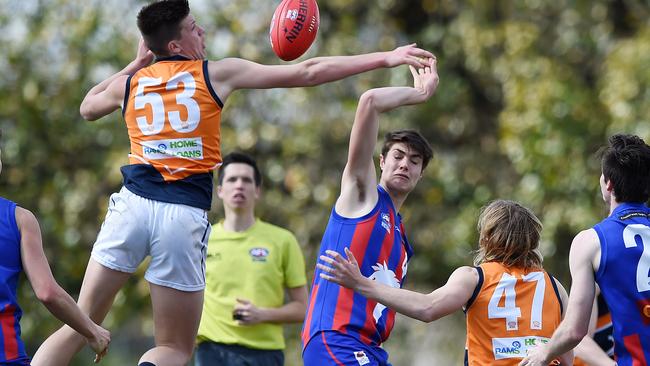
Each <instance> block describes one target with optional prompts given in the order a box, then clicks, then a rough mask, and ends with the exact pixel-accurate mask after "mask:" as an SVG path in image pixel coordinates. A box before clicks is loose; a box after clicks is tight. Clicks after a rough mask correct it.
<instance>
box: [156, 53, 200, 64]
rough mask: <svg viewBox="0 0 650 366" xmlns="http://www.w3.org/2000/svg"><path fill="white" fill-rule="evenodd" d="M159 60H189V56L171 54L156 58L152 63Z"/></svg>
mask: <svg viewBox="0 0 650 366" xmlns="http://www.w3.org/2000/svg"><path fill="white" fill-rule="evenodd" d="M161 61H191V59H190V58H188V57H185V56H181V55H173V56H166V57H161V58H157V59H156V60H155V61H154V63H156V62H161Z"/></svg>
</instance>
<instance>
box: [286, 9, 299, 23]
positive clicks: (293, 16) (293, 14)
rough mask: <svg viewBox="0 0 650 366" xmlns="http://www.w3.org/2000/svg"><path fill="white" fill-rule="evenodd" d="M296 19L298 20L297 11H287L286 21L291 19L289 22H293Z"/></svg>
mask: <svg viewBox="0 0 650 366" xmlns="http://www.w3.org/2000/svg"><path fill="white" fill-rule="evenodd" d="M296 18H298V9H289V10H287V19H291V21H295V20H296Z"/></svg>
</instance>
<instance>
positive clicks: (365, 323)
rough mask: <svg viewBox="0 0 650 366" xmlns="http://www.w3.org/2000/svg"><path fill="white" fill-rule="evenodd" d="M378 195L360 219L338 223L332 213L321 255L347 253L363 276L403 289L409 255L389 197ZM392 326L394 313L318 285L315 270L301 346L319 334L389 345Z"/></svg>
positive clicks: (344, 291) (324, 283)
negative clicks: (356, 263)
mask: <svg viewBox="0 0 650 366" xmlns="http://www.w3.org/2000/svg"><path fill="white" fill-rule="evenodd" d="M377 190H378V193H379V199H378V201H377V204H376V205H375V207H374V208H373V209H372V211H370V212H369V213H368V214H366V215H364V216H362V217H359V218H346V217H342V216H341V215H339V214H337V213H336V210H335V209H332V213H331V215H330V219H329V222H328V224H327V228H326V229H325V234H323V239H322V241H321V246H320V251H319V255H321V254H325V251H326V250H333V251H336V252H338V253H340V254H342V255H343V256H345V250H344V248H346V247H347V248H349V249H350V250H351V251H352V253H353V254H354V256H355V258H356V259H357V261H358V262H359V267H360V270H361V273H362V274H363V275H364V276H366V277H368V278H371V279H373V280H375V281H380V282H381V283H383V284H386V285H388V286H393V287H402V286H403V284H404V280H405V278H406V270H407V263H408V261H409V259H410V258H411V256H412V255H413V250H412V248H411V246H410V245H409V243H408V241H407V239H406V234H405V233H404V227H403V226H402V222H401V217H400V216H399V214H397V212H396V211H395V208H394V206H393V202H392V200H391V198H390V196H389V195H388V193H387V192H386V191H385V190H384V188H382V187H381V186H377ZM394 321H395V312H394V311H392V310H390V309H388V308H386V307H385V306H384V305H382V304H379V303H377V302H376V301H372V300H369V299H367V298H365V297H363V296H362V295H360V294H358V293H355V292H354V291H352V290H350V289H347V288H344V287H341V286H339V285H337V284H335V283H333V282H329V281H326V280H323V279H321V278H320V270H318V269H317V270H316V272H315V273H314V280H313V283H312V288H311V294H310V298H309V304H308V306H307V315H306V317H305V323H304V326H303V331H302V341H303V346H305V345H307V343H308V342H309V340H310V339H311V338H312V337H313V336H314V335H315V334H316V333H318V332H321V331H337V332H341V333H344V334H348V335H351V336H353V337H356V338H357V339H359V340H360V341H361V342H363V343H365V344H368V345H371V346H379V345H380V344H381V343H383V342H384V341H386V339H388V336H389V335H390V331H391V329H392V328H393V324H394Z"/></svg>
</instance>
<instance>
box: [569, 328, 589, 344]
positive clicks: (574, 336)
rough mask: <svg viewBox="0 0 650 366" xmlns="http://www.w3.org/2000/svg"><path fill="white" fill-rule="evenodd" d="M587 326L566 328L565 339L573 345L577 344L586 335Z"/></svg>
mask: <svg viewBox="0 0 650 366" xmlns="http://www.w3.org/2000/svg"><path fill="white" fill-rule="evenodd" d="M587 333H588V329H587V327H580V326H576V327H570V328H569V329H568V330H567V339H568V341H569V342H570V343H571V344H573V345H578V344H579V343H580V342H581V341H582V339H583V338H584V337H585V336H586V335H587Z"/></svg>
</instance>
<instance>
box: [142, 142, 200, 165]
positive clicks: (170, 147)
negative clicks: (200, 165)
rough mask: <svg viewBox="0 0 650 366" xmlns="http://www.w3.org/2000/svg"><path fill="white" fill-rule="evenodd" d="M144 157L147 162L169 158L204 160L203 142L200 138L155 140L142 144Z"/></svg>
mask: <svg viewBox="0 0 650 366" xmlns="http://www.w3.org/2000/svg"><path fill="white" fill-rule="evenodd" d="M142 155H143V157H144V158H145V159H147V160H160V159H169V158H174V157H178V158H187V159H193V160H202V159H203V142H202V141H201V138H200V137H194V138H185V139H171V140H153V141H144V142H142Z"/></svg>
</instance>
